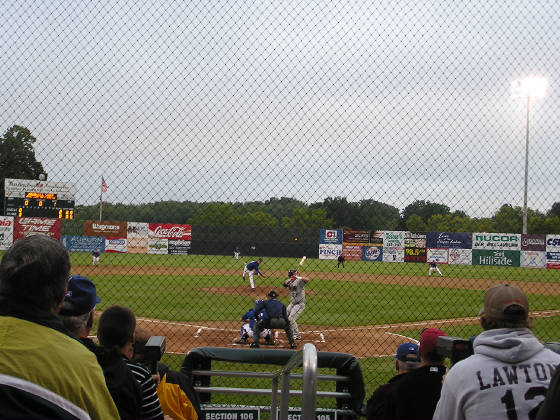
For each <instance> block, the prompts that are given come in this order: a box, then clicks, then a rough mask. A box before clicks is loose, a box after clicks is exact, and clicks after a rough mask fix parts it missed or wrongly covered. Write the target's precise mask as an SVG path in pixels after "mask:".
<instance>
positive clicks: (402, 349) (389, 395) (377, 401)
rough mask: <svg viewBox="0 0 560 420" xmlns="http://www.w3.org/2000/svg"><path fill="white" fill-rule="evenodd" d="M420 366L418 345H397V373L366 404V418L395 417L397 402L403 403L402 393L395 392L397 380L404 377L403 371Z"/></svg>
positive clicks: (374, 392) (369, 419) (370, 419)
mask: <svg viewBox="0 0 560 420" xmlns="http://www.w3.org/2000/svg"><path fill="white" fill-rule="evenodd" d="M419 366H420V357H419V355H418V346H417V345H416V344H414V343H403V344H401V345H399V346H398V347H397V353H396V354H395V369H396V370H397V374H396V375H395V376H393V377H392V378H391V379H390V380H389V382H387V383H386V384H383V385H381V386H379V387H378V388H377V389H376V390H375V391H373V394H372V395H371V397H370V399H369V400H368V401H367V404H366V418H367V419H368V420H373V419H390V418H395V409H396V405H397V404H401V403H402V401H401V398H400V395H398V394H396V393H395V390H396V386H395V384H396V382H397V381H398V380H399V379H401V378H403V373H407V372H410V371H412V370H414V369H416V368H418V367H419Z"/></svg>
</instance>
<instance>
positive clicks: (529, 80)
mask: <svg viewBox="0 0 560 420" xmlns="http://www.w3.org/2000/svg"><path fill="white" fill-rule="evenodd" d="M547 88H548V81H547V80H546V79H545V78H544V77H540V76H528V77H525V78H522V79H517V80H514V81H513V82H512V83H511V94H512V96H513V97H514V98H524V99H525V103H526V114H525V177H524V188H523V233H525V234H526V233H527V181H528V178H529V112H530V110H531V99H532V98H534V99H538V98H544V97H545V96H546V90H547Z"/></svg>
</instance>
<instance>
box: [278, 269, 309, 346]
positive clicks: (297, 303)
mask: <svg viewBox="0 0 560 420" xmlns="http://www.w3.org/2000/svg"><path fill="white" fill-rule="evenodd" d="M297 273H298V271H297V270H289V271H288V279H287V280H286V281H285V282H284V287H287V288H288V289H290V304H289V305H288V308H287V313H288V320H289V321H290V328H291V330H292V334H293V335H294V339H296V340H301V334H300V332H299V327H298V324H297V319H298V317H299V316H300V315H301V313H302V312H303V310H304V309H305V285H306V284H307V282H309V279H308V278H306V277H301V276H298V275H297Z"/></svg>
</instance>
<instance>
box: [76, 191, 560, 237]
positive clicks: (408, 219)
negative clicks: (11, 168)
mask: <svg viewBox="0 0 560 420" xmlns="http://www.w3.org/2000/svg"><path fill="white" fill-rule="evenodd" d="M98 213H99V207H98V206H96V205H95V206H78V207H77V208H76V216H77V217H78V218H80V219H90V220H91V219H93V220H95V219H96V218H97V217H98ZM103 216H104V217H103V218H104V219H106V220H120V221H131V222H133V221H138V222H159V223H180V224H191V225H198V226H215V227H220V226H222V227H225V226H228V227H262V228H265V227H266V228H285V229H289V230H291V231H294V230H298V229H301V230H304V229H352V230H369V231H373V230H409V231H415V232H508V233H521V229H522V221H523V211H522V208H521V207H519V206H515V207H514V206H511V205H510V204H504V205H502V206H501V207H500V208H499V209H498V210H497V211H496V213H495V214H494V215H493V216H492V217H488V218H473V217H469V216H468V215H466V214H465V213H464V212H462V211H455V212H451V211H450V209H449V207H448V206H446V205H444V204H439V203H433V202H430V201H423V200H416V201H414V202H413V203H411V204H409V205H408V206H406V207H405V208H404V210H403V211H402V212H401V211H399V209H398V208H396V207H394V206H390V205H388V204H384V203H381V202H379V201H375V200H360V201H358V202H350V201H348V200H347V199H346V198H343V197H334V198H333V197H329V198H326V199H325V200H324V201H322V202H318V203H313V204H310V205H308V204H306V203H304V202H301V201H298V200H296V199H293V198H288V197H281V198H274V197H273V198H270V199H269V200H266V201H264V202H257V201H253V202H247V203H225V202H208V203H197V202H191V201H184V202H178V201H162V202H156V203H147V204H136V205H132V204H131V205H125V204H111V203H104V204H103ZM528 231H529V233H560V202H557V203H554V204H553V205H552V207H551V209H550V210H549V211H548V212H547V213H541V212H538V211H534V210H529V211H528Z"/></svg>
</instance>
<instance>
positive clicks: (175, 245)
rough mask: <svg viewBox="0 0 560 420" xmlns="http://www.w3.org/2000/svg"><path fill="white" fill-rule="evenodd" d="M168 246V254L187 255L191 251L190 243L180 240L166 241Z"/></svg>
mask: <svg viewBox="0 0 560 420" xmlns="http://www.w3.org/2000/svg"><path fill="white" fill-rule="evenodd" d="M168 246H169V249H168V252H169V253H170V254H183V255H187V254H188V253H189V252H190V250H191V241H184V240H182V239H168Z"/></svg>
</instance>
